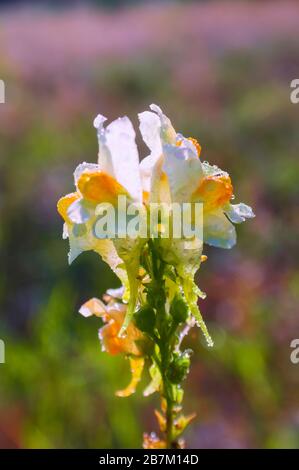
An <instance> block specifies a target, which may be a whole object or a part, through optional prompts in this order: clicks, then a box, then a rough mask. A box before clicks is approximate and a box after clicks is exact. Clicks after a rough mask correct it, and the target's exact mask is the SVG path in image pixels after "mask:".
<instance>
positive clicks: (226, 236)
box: [203, 210, 236, 248]
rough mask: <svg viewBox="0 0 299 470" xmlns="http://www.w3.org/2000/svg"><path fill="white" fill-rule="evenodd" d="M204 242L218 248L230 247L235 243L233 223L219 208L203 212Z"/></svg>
mask: <svg viewBox="0 0 299 470" xmlns="http://www.w3.org/2000/svg"><path fill="white" fill-rule="evenodd" d="M203 232H204V242H205V243H207V244H208V245H212V246H216V247H218V248H232V247H233V246H234V245H235V244H236V231H235V227H234V226H233V224H232V223H231V222H230V221H229V220H228V219H227V217H226V216H225V215H224V213H223V212H222V211H221V210H216V211H214V212H210V213H207V214H204V228H203Z"/></svg>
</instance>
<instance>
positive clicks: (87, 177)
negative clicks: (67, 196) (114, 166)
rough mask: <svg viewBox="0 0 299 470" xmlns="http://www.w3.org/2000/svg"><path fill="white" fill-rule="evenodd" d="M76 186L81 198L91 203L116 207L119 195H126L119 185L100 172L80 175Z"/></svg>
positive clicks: (110, 177)
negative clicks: (104, 203) (103, 203)
mask: <svg viewBox="0 0 299 470" xmlns="http://www.w3.org/2000/svg"><path fill="white" fill-rule="evenodd" d="M77 186H78V190H79V191H80V193H81V194H82V196H83V198H84V199H86V200H87V201H91V202H97V203H100V202H108V203H110V204H113V205H116V203H117V197H118V196H119V195H121V194H122V195H127V191H126V190H125V188H124V187H123V186H122V185H121V184H119V183H118V182H117V181H116V180H115V179H114V178H113V177H112V176H110V175H108V174H107V173H104V172H102V171H95V172H88V171H87V172H84V173H82V174H81V176H80V177H79V179H78V183H77Z"/></svg>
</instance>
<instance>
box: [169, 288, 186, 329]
mask: <svg viewBox="0 0 299 470" xmlns="http://www.w3.org/2000/svg"><path fill="white" fill-rule="evenodd" d="M188 313H189V308H188V305H187V304H186V302H185V300H184V299H183V297H182V296H181V295H180V294H176V296H175V297H174V299H173V301H172V302H171V306H170V315H171V316H172V318H173V319H174V321H175V322H176V323H184V322H185V321H186V320H187V318H188Z"/></svg>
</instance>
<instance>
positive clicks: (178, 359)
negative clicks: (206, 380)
mask: <svg viewBox="0 0 299 470" xmlns="http://www.w3.org/2000/svg"><path fill="white" fill-rule="evenodd" d="M189 367H190V357H189V354H188V353H187V352H184V353H181V354H176V355H175V356H174V358H173V360H172V362H171V363H170V366H169V370H168V373H167V376H168V378H169V380H170V381H171V382H172V383H173V384H179V383H181V382H182V381H183V380H184V379H185V377H186V376H187V374H188V372H189Z"/></svg>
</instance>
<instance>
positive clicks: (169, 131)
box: [150, 104, 177, 144]
mask: <svg viewBox="0 0 299 470" xmlns="http://www.w3.org/2000/svg"><path fill="white" fill-rule="evenodd" d="M150 109H151V110H152V111H154V112H155V113H157V115H158V116H159V119H160V122H161V130H160V137H161V140H162V142H164V143H167V144H175V143H176V137H177V134H176V131H175V130H174V128H173V126H172V124H171V121H170V119H169V118H168V117H167V116H166V115H165V114H163V111H162V109H161V108H159V106H157V105H156V104H151V105H150Z"/></svg>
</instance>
